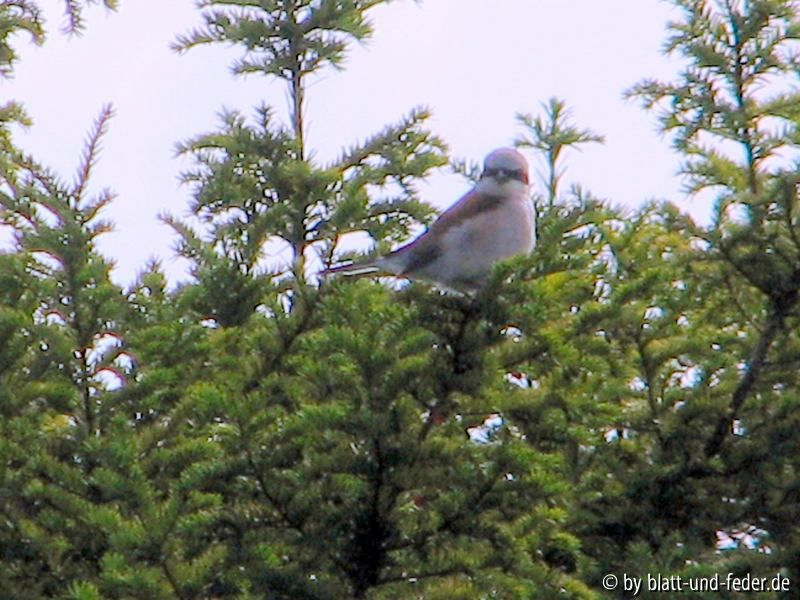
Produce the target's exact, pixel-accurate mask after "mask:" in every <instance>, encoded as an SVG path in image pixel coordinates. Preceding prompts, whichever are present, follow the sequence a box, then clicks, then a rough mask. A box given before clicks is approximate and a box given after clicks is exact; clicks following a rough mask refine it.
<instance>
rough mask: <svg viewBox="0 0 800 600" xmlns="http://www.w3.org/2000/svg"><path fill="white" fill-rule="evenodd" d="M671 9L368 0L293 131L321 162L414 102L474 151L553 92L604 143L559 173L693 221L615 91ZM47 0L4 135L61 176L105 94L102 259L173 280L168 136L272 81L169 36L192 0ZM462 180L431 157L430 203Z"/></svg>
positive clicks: (658, 73)
mask: <svg viewBox="0 0 800 600" xmlns="http://www.w3.org/2000/svg"><path fill="white" fill-rule="evenodd" d="M43 4H44V3H43ZM49 4H53V3H49ZM59 7H60V3H59ZM673 11H674V9H672V7H671V5H669V4H668V3H666V2H662V1H659V0H603V1H598V0H427V1H423V2H422V3H419V4H417V3H414V2H412V1H410V0H400V1H396V2H393V3H391V4H389V5H388V6H382V7H378V8H376V9H374V10H373V11H372V12H371V13H370V14H371V17H372V21H373V24H374V28H375V33H374V36H373V38H372V39H371V40H370V41H369V42H368V43H367V44H366V45H354V46H353V47H352V50H351V52H350V54H349V58H348V60H347V62H346V64H345V70H344V71H334V70H326V71H324V72H323V73H322V75H321V76H320V77H318V78H316V79H315V80H314V81H313V83H312V85H311V86H310V88H309V90H308V93H307V96H308V104H307V107H306V111H307V112H306V115H307V122H308V126H309V129H308V133H307V142H308V144H309V147H310V148H311V150H312V152H313V154H314V157H315V160H318V161H320V162H325V161H327V160H329V159H332V158H334V157H335V156H336V155H338V154H339V152H340V151H341V150H342V149H343V148H345V147H347V146H349V145H351V144H353V143H354V142H357V141H359V140H362V139H364V138H365V137H367V136H369V135H371V134H372V133H375V132H377V131H379V130H381V129H382V128H383V127H384V126H386V125H387V124H389V123H393V122H395V121H396V120H398V119H399V118H400V117H401V116H402V115H404V114H406V113H407V112H408V111H409V110H410V109H411V108H412V107H414V106H416V105H427V106H428V107H430V108H431V109H432V110H433V113H434V118H433V119H432V120H431V121H430V127H431V128H432V129H433V131H434V133H436V134H438V135H439V136H441V137H442V138H443V139H444V140H445V141H446V142H447V144H448V145H449V147H450V150H451V153H452V155H453V156H455V157H459V158H466V159H469V160H474V161H480V160H482V158H483V156H484V155H485V154H487V153H488V152H489V151H490V150H492V149H494V148H496V147H498V146H504V145H509V144H510V143H511V141H512V140H513V139H514V137H515V136H516V135H517V134H519V133H521V131H522V130H521V129H520V128H519V126H518V125H517V124H516V120H515V115H516V113H519V112H532V113H537V112H538V111H539V110H540V104H541V103H542V102H544V101H546V100H547V99H548V98H550V97H552V96H556V97H559V98H562V99H563V100H565V101H566V102H567V104H568V106H570V107H571V108H572V117H573V121H574V122H575V123H576V124H577V125H579V126H580V127H588V128H590V129H592V130H594V131H595V132H597V133H600V134H602V135H604V136H605V137H606V143H605V145H597V144H592V145H587V146H585V147H584V149H583V151H582V152H575V153H571V154H570V155H568V162H567V166H568V169H569V171H568V174H567V177H566V181H565V183H567V184H568V183H570V182H571V181H576V182H579V183H580V184H581V185H583V186H584V187H585V188H586V189H588V190H590V191H591V192H592V193H594V194H595V195H596V196H599V197H601V198H604V199H607V200H609V201H611V202H613V203H614V204H619V205H624V206H629V207H636V206H638V205H640V204H641V203H643V202H645V201H647V200H650V199H654V198H655V199H668V200H672V201H676V202H678V203H679V204H680V205H681V206H682V207H684V208H686V209H688V210H690V212H691V213H692V214H693V215H694V216H695V217H696V218H698V219H700V220H704V219H705V218H706V217H707V215H708V211H709V207H708V206H704V203H701V202H699V201H695V202H694V204H692V202H691V200H690V199H687V198H686V197H685V195H684V194H683V193H682V192H681V180H680V178H679V177H678V176H677V175H676V171H677V168H678V164H679V157H678V156H677V155H676V154H675V153H674V152H673V151H672V150H671V148H670V143H669V140H668V139H665V138H663V137H662V136H660V135H659V134H658V133H657V132H656V118H655V115H654V114H652V113H646V112H644V111H643V110H642V109H641V108H640V106H639V105H638V104H637V103H636V102H632V101H626V100H624V99H623V98H622V93H623V92H624V90H626V89H627V88H628V87H630V86H631V85H633V84H634V83H636V82H637V81H639V80H640V79H642V78H644V77H656V78H660V79H671V78H673V77H674V76H675V75H676V73H677V71H678V69H679V68H680V66H681V65H680V63H679V62H678V61H677V60H675V59H668V58H666V57H664V56H663V55H662V54H661V52H660V50H661V46H662V43H663V40H664V37H665V26H666V23H667V21H668V20H669V18H671V17H672V18H674V17H675V13H674V12H673ZM49 14H50V22H49V23H48V25H49V27H48V29H49V40H48V41H47V43H46V44H45V45H44V46H43V47H41V48H39V47H35V46H33V45H32V44H30V43H29V42H28V40H27V38H24V37H18V38H17V40H16V43H15V46H16V47H17V48H18V49H19V50H20V55H21V60H20V62H19V63H18V66H17V70H16V75H15V77H14V78H13V79H12V80H10V81H7V82H3V83H0V85H2V86H3V88H4V89H3V97H4V98H6V99H15V100H18V101H21V102H22V103H23V104H24V105H25V106H26V108H27V110H28V112H29V114H30V116H31V117H32V118H33V120H34V126H33V127H32V128H31V129H29V130H26V131H20V132H18V133H17V135H16V140H17V142H18V143H19V144H20V145H22V146H23V147H24V148H25V149H26V150H28V151H30V152H32V153H33V154H34V155H35V156H36V157H37V158H38V159H39V160H40V161H42V162H44V163H46V164H49V165H50V166H52V167H54V168H55V169H56V170H57V171H58V172H59V173H60V174H62V175H63V176H64V177H65V178H69V179H71V178H72V175H73V172H74V170H75V168H76V166H77V163H78V158H79V154H80V151H81V150H82V147H83V141H84V139H85V137H86V133H87V131H88V130H89V128H90V127H91V125H92V122H93V120H94V118H95V117H96V116H97V114H98V113H99V111H100V108H101V106H103V105H104V104H105V103H108V102H110V103H112V104H113V105H114V107H115V109H116V116H115V117H114V119H113V120H112V121H111V125H110V131H109V133H108V135H107V136H106V138H105V141H104V144H103V151H102V154H101V156H100V162H99V164H98V167H97V169H96V171H95V177H94V186H95V188H97V189H99V188H103V187H109V188H111V189H112V190H114V191H115V192H116V193H117V194H118V198H117V199H116V201H115V202H114V203H113V204H112V205H111V206H110V207H109V208H108V209H107V210H106V211H105V213H104V216H105V217H106V218H109V219H111V220H112V221H113V222H114V223H115V231H114V232H113V233H110V234H107V235H105V236H103V237H101V238H100V242H99V247H100V250H101V251H102V253H103V254H104V255H105V256H106V257H108V258H111V259H113V260H114V261H115V262H116V265H117V267H116V269H115V270H114V273H113V277H114V280H115V281H116V282H117V283H120V284H123V285H127V284H128V283H130V282H131V281H132V280H133V278H134V277H135V275H136V273H137V272H138V271H139V270H140V269H141V268H142V267H143V266H144V264H145V262H146V261H147V259H148V258H149V257H153V256H155V257H160V258H162V259H163V263H164V266H165V268H166V270H167V272H168V274H169V275H170V277H171V278H172V279H173V281H176V280H178V279H183V278H185V276H184V275H183V273H184V269H185V264H184V263H183V262H182V261H180V260H177V259H176V258H175V255H174V252H173V251H172V243H173V240H174V236H173V234H172V231H171V230H170V229H169V228H168V227H166V226H165V225H162V224H161V223H160V222H159V221H158V219H157V215H158V214H159V213H161V212H163V211H167V212H170V213H172V214H174V215H177V216H180V217H182V216H185V215H186V214H187V206H188V200H189V197H190V189H189V188H188V187H186V186H181V185H179V183H178V174H179V172H180V171H181V170H184V169H186V168H187V167H188V166H189V163H188V162H187V161H185V160H181V159H178V158H176V157H175V155H174V146H175V143H176V142H178V141H182V140H185V139H187V138H189V137H193V136H196V135H199V134H201V133H206V132H210V131H212V130H214V129H216V128H217V126H218V124H219V120H218V113H219V111H220V109H221V108H222V107H228V108H236V109H239V110H240V111H241V112H243V113H245V114H247V115H252V114H253V107H254V106H256V105H257V104H259V103H260V102H266V103H268V104H270V105H273V106H274V107H275V109H276V111H277V114H278V115H279V116H281V117H282V118H285V115H286V114H287V110H286V99H287V95H286V90H285V88H284V87H283V85H282V83H281V82H279V81H277V80H271V79H266V78H264V77H260V76H250V77H248V78H241V77H238V78H234V77H233V76H232V75H231V74H230V70H229V65H230V63H231V61H232V59H234V58H236V57H238V56H240V54H241V52H240V50H238V49H236V48H231V47H223V46H207V47H203V48H197V49H194V50H192V51H190V52H188V53H187V54H185V55H178V54H176V53H175V52H173V51H171V50H170V49H169V45H170V43H171V42H172V41H174V40H175V38H176V36H177V35H178V34H181V33H185V32H186V31H188V30H189V29H191V28H192V27H195V26H197V25H200V24H201V20H200V13H199V11H198V10H197V9H196V8H195V6H194V2H193V1H192V0H170V1H169V2H166V1H164V0H121V6H120V9H119V11H117V12H116V13H107V12H106V11H104V10H102V9H100V8H97V7H94V8H92V9H91V10H89V11H87V14H86V16H87V21H88V29H87V31H86V33H85V34H84V35H83V36H82V37H74V36H72V37H70V36H64V35H62V34H60V33H59V31H58V28H59V25H60V24H61V21H62V17H61V14H60V13H58V12H52V13H49ZM528 156H529V158H532V157H533V155H531V154H529V155H528ZM532 165H533V166H537V165H536V164H535V163H533V161H532ZM467 187H468V185H467V183H466V182H465V181H464V180H463V179H462V178H460V177H458V176H456V175H453V174H451V173H449V172H447V171H442V173H440V174H437V175H436V176H434V177H432V178H431V179H430V180H429V182H428V183H427V184H426V185H423V186H421V191H422V193H423V196H424V198H425V199H426V200H428V201H429V202H431V203H432V204H433V205H434V206H436V207H437V208H440V209H443V208H446V207H447V206H449V205H450V204H452V203H453V202H454V201H455V200H456V199H457V198H458V197H459V196H460V195H461V194H462V193H463V192H465V191H466V189H467Z"/></svg>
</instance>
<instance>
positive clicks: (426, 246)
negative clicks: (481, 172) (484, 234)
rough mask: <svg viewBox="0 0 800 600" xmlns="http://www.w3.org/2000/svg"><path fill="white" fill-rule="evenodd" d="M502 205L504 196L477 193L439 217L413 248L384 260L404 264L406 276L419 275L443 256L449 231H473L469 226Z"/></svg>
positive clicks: (403, 268)
mask: <svg viewBox="0 0 800 600" xmlns="http://www.w3.org/2000/svg"><path fill="white" fill-rule="evenodd" d="M501 202H502V197H501V196H493V195H490V194H485V193H480V192H477V191H476V190H474V189H473V190H471V191H469V192H467V193H466V194H464V195H463V196H462V197H461V198H460V199H459V200H458V202H456V203H455V204H453V206H451V207H450V208H448V209H447V210H446V211H444V212H443V213H442V214H441V215H439V218H438V219H436V221H434V222H433V224H432V225H431V226H430V228H429V229H428V230H427V231H426V232H425V233H423V234H422V235H421V236H419V237H418V238H417V239H416V240H414V241H413V242H411V243H410V244H407V245H405V246H403V247H402V248H398V249H397V250H395V251H394V252H392V254H390V255H389V256H387V257H386V258H385V259H384V260H386V259H388V260H391V259H392V258H395V257H396V259H397V262H398V263H401V264H402V273H411V272H413V271H418V270H420V269H422V268H424V267H425V266H427V265H428V264H430V263H432V262H433V261H434V260H436V258H438V257H439V256H440V254H441V252H442V248H441V243H442V240H443V238H444V236H445V235H446V234H447V232H448V231H450V230H452V229H457V228H461V227H469V222H470V221H471V220H472V219H473V218H474V217H476V216H478V215H479V214H481V213H484V212H487V211H490V210H493V209H495V208H497V206H498V205H499V204H500V203H501ZM402 273H398V274H402Z"/></svg>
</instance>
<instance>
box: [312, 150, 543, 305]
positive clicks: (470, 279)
mask: <svg viewBox="0 0 800 600" xmlns="http://www.w3.org/2000/svg"><path fill="white" fill-rule="evenodd" d="M528 177H529V170H528V162H527V160H526V159H525V157H524V156H523V155H522V154H521V153H520V152H519V151H517V150H515V149H514V148H498V149H496V150H493V151H492V152H490V153H489V154H488V155H487V156H486V158H485V160H484V163H483V170H482V172H481V176H480V178H479V180H478V181H477V182H476V184H475V186H474V187H473V188H472V189H471V190H470V191H468V192H467V193H466V194H464V195H463V196H462V197H461V198H460V199H459V200H458V201H457V202H456V203H455V204H453V205H452V206H451V207H450V208H448V209H447V210H446V211H445V212H443V213H442V214H441V215H439V217H438V218H437V219H436V220H435V221H434V222H433V223H432V224H431V226H430V227H429V228H428V229H427V230H426V231H425V232H423V233H422V234H421V235H420V236H419V237H417V238H416V239H415V240H413V241H412V242H410V243H408V244H406V245H405V246H402V247H401V248H398V249H397V250H394V251H393V252H391V253H389V254H387V255H385V256H381V257H378V258H374V259H369V260H364V261H356V262H354V263H350V264H346V265H339V266H335V267H331V268H329V269H325V270H323V271H321V272H320V275H322V276H329V275H336V274H341V275H351V276H353V275H367V274H373V275H392V276H396V277H403V278H407V279H411V280H423V281H427V282H430V283H433V284H434V285H438V286H440V287H443V288H445V289H447V290H455V291H457V292H461V293H471V292H474V291H476V290H478V289H480V287H481V286H482V284H483V283H484V282H485V281H486V279H487V278H488V276H489V274H490V273H491V270H492V267H493V266H494V265H495V263H497V262H499V261H501V260H504V259H507V258H511V257H513V256H517V255H521V254H529V253H530V252H531V250H533V247H534V245H535V241H536V240H535V234H534V210H533V204H532V202H531V198H530V194H529V185H530V184H529V180H528Z"/></svg>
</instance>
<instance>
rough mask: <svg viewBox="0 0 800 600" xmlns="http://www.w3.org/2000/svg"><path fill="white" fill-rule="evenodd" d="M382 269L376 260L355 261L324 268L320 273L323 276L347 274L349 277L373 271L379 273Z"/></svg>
mask: <svg viewBox="0 0 800 600" xmlns="http://www.w3.org/2000/svg"><path fill="white" fill-rule="evenodd" d="M380 270H381V269H380V268H379V267H378V265H377V264H375V263H374V262H366V263H359V262H355V263H351V264H349V265H339V266H337V267H331V268H329V269H324V270H322V271H320V272H319V274H320V276H322V277H327V276H328V275H345V276H347V277H355V276H358V275H370V274H372V273H377V272H379V271H380Z"/></svg>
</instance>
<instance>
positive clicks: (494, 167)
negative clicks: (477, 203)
mask: <svg viewBox="0 0 800 600" xmlns="http://www.w3.org/2000/svg"><path fill="white" fill-rule="evenodd" d="M528 183H529V182H528V161H527V160H525V157H524V156H522V154H521V153H519V152H518V151H516V150H514V149H513V148H498V149H497V150H494V151H492V152H490V153H489V155H488V156H487V157H486V160H485V161H484V162H483V172H482V173H481V178H480V181H479V182H478V187H479V189H480V190H481V191H483V192H485V193H488V194H492V195H502V194H507V193H517V192H525V193H527V191H528Z"/></svg>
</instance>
